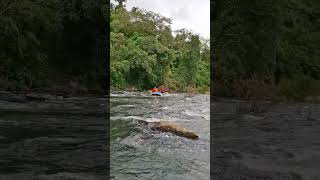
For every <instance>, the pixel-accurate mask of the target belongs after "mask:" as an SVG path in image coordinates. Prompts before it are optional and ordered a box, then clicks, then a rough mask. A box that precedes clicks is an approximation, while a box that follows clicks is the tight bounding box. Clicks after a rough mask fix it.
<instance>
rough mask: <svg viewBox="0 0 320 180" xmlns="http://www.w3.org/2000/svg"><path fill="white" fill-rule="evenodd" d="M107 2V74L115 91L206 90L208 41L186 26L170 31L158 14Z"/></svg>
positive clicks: (119, 1) (208, 69)
mask: <svg viewBox="0 0 320 180" xmlns="http://www.w3.org/2000/svg"><path fill="white" fill-rule="evenodd" d="M124 6H125V3H124V1H123V0H118V3H117V4H111V16H110V31H111V32H110V77H111V85H112V88H113V89H128V88H136V89H138V90H148V89H151V88H152V87H153V86H155V85H165V86H168V87H169V88H170V89H172V90H175V91H185V90H186V89H193V90H196V91H198V92H207V91H209V82H210V43H209V40H208V39H204V38H202V37H200V36H199V35H197V34H194V33H192V32H190V31H188V30H186V29H181V30H177V31H174V32H173V31H172V29H171V27H170V24H171V21H172V20H171V19H169V18H166V17H163V16H162V15H160V14H157V13H154V12H150V11H146V10H142V9H139V8H132V10H130V11H128V10H126V9H125V8H124Z"/></svg>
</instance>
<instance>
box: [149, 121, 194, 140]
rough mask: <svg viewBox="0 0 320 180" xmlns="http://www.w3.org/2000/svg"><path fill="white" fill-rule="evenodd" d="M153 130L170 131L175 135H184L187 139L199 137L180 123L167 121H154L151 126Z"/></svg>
mask: <svg viewBox="0 0 320 180" xmlns="http://www.w3.org/2000/svg"><path fill="white" fill-rule="evenodd" d="M150 128H151V129H152V130H154V131H156V130H157V131H161V132H170V133H173V134H175V135H177V136H182V137H186V138H188V139H195V140H196V139H199V137H198V135H196V134H195V133H194V132H193V131H191V130H189V129H187V128H185V127H183V126H182V125H181V124H178V123H174V122H168V121H160V122H156V123H154V124H153V125H152V126H151V127H150Z"/></svg>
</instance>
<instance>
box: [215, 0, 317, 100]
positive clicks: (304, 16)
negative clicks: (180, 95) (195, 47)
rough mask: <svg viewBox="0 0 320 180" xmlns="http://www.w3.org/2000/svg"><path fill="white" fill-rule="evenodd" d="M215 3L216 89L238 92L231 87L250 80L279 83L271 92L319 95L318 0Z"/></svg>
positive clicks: (221, 92) (288, 96)
mask: <svg viewBox="0 0 320 180" xmlns="http://www.w3.org/2000/svg"><path fill="white" fill-rule="evenodd" d="M212 6H213V7H214V8H215V9H214V12H213V13H212V17H211V19H212V23H213V27H215V29H214V30H213V48H214V51H212V52H213V54H212V56H213V57H214V65H213V72H214V82H215V86H214V92H215V93H216V95H226V94H228V95H230V96H238V95H236V94H235V93H232V92H236V91H239V89H241V86H239V85H238V84H239V82H246V81H248V80H254V81H258V82H260V84H269V86H270V87H275V88H274V91H273V94H269V95H268V96H270V97H272V96H282V97H285V98H286V99H291V98H293V99H300V98H301V97H303V96H307V95H319V91H318V92H317V91H316V89H317V86H319V85H318V83H319V78H320V75H319V74H320V61H319V58H320V49H319V47H320V41H319V38H320V33H319V21H320V18H319V17H320V16H319V14H320V4H319V3H318V2H317V1H306V0H285V1H275V0H271V1H267V0H253V1H248V0H244V1H234V0H225V1H221V0H215V1H213V2H212ZM306 81H307V82H309V84H305V83H302V82H306ZM310 82H313V83H310ZM306 89H310V91H306ZM311 89H313V90H312V91H311ZM227 91H229V92H227ZM247 91H251V90H247ZM306 92H308V93H307V94H306ZM316 92H317V93H316ZM311 93H312V94H311Z"/></svg>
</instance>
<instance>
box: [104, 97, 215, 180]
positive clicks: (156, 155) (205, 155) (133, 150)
mask: <svg viewBox="0 0 320 180" xmlns="http://www.w3.org/2000/svg"><path fill="white" fill-rule="evenodd" d="M160 120H164V121H174V122H176V123H179V124H181V125H183V126H184V127H186V128H188V129H190V130H192V131H194V132H195V133H196V134H197V135H198V136H199V139H198V140H190V139H187V138H184V137H179V136H176V135H173V134H171V133H162V132H154V131H152V130H150V129H148V128H146V126H144V124H145V122H157V121H160ZM110 122H111V142H110V145H111V147H110V148H111V149H110V150H111V158H110V166H111V178H112V179H119V180H120V179H130V180H134V179H139V180H142V179H162V180H166V179H168V180H169V179H179V180H187V179H190V180H191V179H192V180H193V179H197V180H205V179H210V96H209V95H195V96H193V97H187V96H186V95H185V94H177V95H175V96H169V97H153V96H150V95H149V94H147V93H128V92H121V93H112V94H111V104H110Z"/></svg>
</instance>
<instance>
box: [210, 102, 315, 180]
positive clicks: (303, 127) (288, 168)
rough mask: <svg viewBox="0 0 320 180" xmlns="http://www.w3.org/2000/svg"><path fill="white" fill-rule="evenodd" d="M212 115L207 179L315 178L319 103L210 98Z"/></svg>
mask: <svg viewBox="0 0 320 180" xmlns="http://www.w3.org/2000/svg"><path fill="white" fill-rule="evenodd" d="M211 113H212V117H213V119H212V120H213V121H211V124H210V125H211V126H212V128H211V130H213V131H211V138H212V142H213V146H212V147H213V151H214V157H213V158H212V159H211V162H212V164H211V165H212V167H211V168H212V172H213V174H211V178H213V179H219V180H233V179H237V180H240V179H241V180H262V179H263V180H318V179H320V171H319V167H320V105H319V104H311V103H268V102H245V101H235V100H215V101H214V103H212V104H211Z"/></svg>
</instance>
